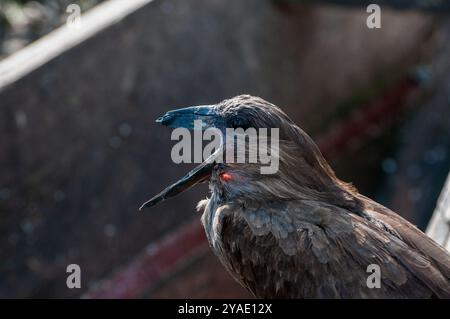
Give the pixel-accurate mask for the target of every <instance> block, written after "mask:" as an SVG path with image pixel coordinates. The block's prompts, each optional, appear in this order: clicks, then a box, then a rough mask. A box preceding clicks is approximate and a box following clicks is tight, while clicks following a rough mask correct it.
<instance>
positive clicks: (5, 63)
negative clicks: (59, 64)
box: [0, 0, 153, 90]
mask: <svg viewBox="0 0 450 319" xmlns="http://www.w3.org/2000/svg"><path fill="white" fill-rule="evenodd" d="M152 1H153V0H109V1H106V2H104V3H101V4H99V5H97V6H95V7H94V8H92V9H91V10H88V11H87V12H86V13H83V14H82V16H81V26H80V27H79V28H77V29H74V28H69V27H68V26H67V25H63V26H61V27H59V28H58V29H56V30H54V31H52V32H51V33H49V34H47V35H45V36H43V37H42V38H40V39H39V40H37V41H35V42H33V43H31V44H29V45H28V46H26V47H24V48H23V49H21V50H19V51H17V52H16V53H13V54H11V55H10V56H8V57H6V58H5V59H3V60H2V61H0V90H1V89H2V88H4V87H6V86H7V85H9V84H11V83H13V82H14V81H16V80H18V79H20V78H21V77H23V76H24V75H26V74H28V73H30V72H32V71H34V70H35V69H37V68H38V67H40V66H41V65H43V64H45V63H47V62H48V61H50V60H52V59H53V58H54V57H56V56H58V55H60V54H61V53H63V52H65V51H67V50H69V49H70V48H73V47H74V46H76V45H77V44H79V43H81V42H83V41H84V40H86V39H88V38H90V37H92V36H93V35H94V34H96V33H97V32H99V31H101V30H103V29H105V28H107V27H108V26H110V25H112V24H114V23H116V22H118V21H119V20H121V19H123V18H124V17H126V16H127V15H128V14H130V13H132V12H134V11H136V10H137V9H139V8H141V7H143V6H144V5H146V4H148V3H150V2H152Z"/></svg>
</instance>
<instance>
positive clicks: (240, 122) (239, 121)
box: [231, 117, 250, 130]
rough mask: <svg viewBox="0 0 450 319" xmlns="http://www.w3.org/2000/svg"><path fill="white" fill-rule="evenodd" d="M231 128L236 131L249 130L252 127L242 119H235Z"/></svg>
mask: <svg viewBox="0 0 450 319" xmlns="http://www.w3.org/2000/svg"><path fill="white" fill-rule="evenodd" d="M231 127H232V128H234V129H236V128H239V127H240V128H242V129H244V130H246V129H248V128H249V127H250V123H249V122H248V121H247V120H246V119H244V118H242V117H235V118H233V120H232V121H231Z"/></svg>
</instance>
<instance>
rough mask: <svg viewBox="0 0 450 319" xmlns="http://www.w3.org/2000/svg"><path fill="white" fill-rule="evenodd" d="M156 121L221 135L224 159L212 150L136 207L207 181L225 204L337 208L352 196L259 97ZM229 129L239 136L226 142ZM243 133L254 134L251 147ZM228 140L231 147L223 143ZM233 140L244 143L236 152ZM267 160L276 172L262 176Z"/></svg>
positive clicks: (303, 139) (279, 114)
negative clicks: (298, 202) (327, 203)
mask: <svg viewBox="0 0 450 319" xmlns="http://www.w3.org/2000/svg"><path fill="white" fill-rule="evenodd" d="M196 121H201V122H196ZM157 122H158V123H161V124H163V125H165V126H169V127H172V128H174V129H176V128H184V129H189V130H203V131H204V130H207V129H212V128H213V129H215V130H216V131H217V132H220V135H221V141H220V148H219V149H220V151H221V152H222V153H220V154H221V155H223V156H220V158H219V156H218V153H219V152H218V151H216V152H215V153H214V154H212V155H211V156H210V157H208V158H207V159H205V160H204V161H203V162H202V163H201V164H200V165H199V166H197V167H196V168H194V169H193V170H191V171H190V172H189V173H188V174H186V175H185V176H184V177H182V178H181V179H180V180H178V181H177V182H175V183H174V184H172V185H170V186H169V187H167V188H166V189H165V190H163V191H162V192H161V193H159V194H158V195H156V196H154V197H153V198H152V199H150V200H149V201H147V202H146V203H144V204H143V205H142V207H141V209H142V208H144V207H150V206H153V205H156V204H157V203H159V202H161V201H164V200H165V199H167V198H169V197H172V196H175V195H177V194H179V193H181V192H183V191H184V190H187V189H188V188H190V187H192V186H194V185H196V184H198V183H201V182H204V181H209V182H210V187H211V189H212V191H213V192H216V193H217V194H218V195H219V196H220V197H221V198H222V199H223V200H224V201H245V200H253V201H258V200H284V199H285V200H289V199H317V200H325V199H328V200H330V198H333V201H336V202H338V204H339V202H341V201H342V203H344V204H345V202H347V201H348V200H349V198H350V197H351V196H349V194H347V193H348V190H349V188H348V187H347V185H346V184H344V183H342V182H341V181H339V180H338V179H337V178H336V177H335V175H334V173H333V171H332V169H331V168H330V166H329V165H328V164H327V162H326V161H325V159H324V158H323V156H322V155H321V153H320V151H319V149H318V148H317V146H316V145H315V143H314V142H313V141H312V139H311V138H310V137H309V136H308V135H307V134H306V133H305V132H304V131H302V130H301V129H300V128H299V127H298V126H296V125H295V124H294V123H293V122H292V120H291V119H290V118H289V117H288V116H287V115H286V114H285V113H284V112H283V111H282V110H281V109H280V108H278V107H277V106H275V105H273V104H271V103H269V102H267V101H265V100H263V99H261V98H258V97H254V96H250V95H239V96H236V97H234V98H231V99H228V100H224V101H222V102H220V103H218V104H214V105H202V106H193V107H187V108H182V109H177V110H173V111H169V112H167V113H166V114H165V115H163V116H162V117H160V118H159V119H157ZM198 123H201V126H199V125H197V124H198ZM261 129H263V130H261ZM264 129H266V130H264ZM229 130H234V132H235V133H236V132H237V133H238V134H235V133H234V134H235V135H233V137H232V138H231V139H230V140H228V139H227V137H229V136H230V133H229V132H230V131H229ZM274 130H275V131H274ZM240 133H244V134H240ZM248 133H256V136H257V140H256V143H255V141H254V140H253V142H252V140H251V138H249V135H248ZM262 133H264V134H262ZM266 133H267V134H266ZM232 140H234V144H233V147H231V148H230V146H229V143H228V142H229V141H232ZM238 140H240V141H241V142H243V145H244V149H243V150H239V147H238V145H239V141H238ZM241 145H242V144H241ZM261 145H263V146H264V145H265V146H266V148H265V149H264V151H263V152H262V153H264V152H266V153H265V154H266V158H265V160H263V159H262V158H261V157H260V155H261V153H260V152H261ZM240 151H241V152H242V151H243V154H244V161H243V162H242V161H239V160H238V153H239V152H240ZM251 152H253V154H256V156H257V160H256V161H253V162H251V161H250V155H249V154H250V153H251ZM229 153H231V154H232V155H231V157H228V156H229ZM231 158H232V160H230V159H231ZM267 159H269V160H270V161H275V162H276V169H275V170H272V172H269V173H263V169H262V168H263V167H266V168H267V166H268V165H272V164H273V163H270V164H268V163H267ZM344 193H345V194H344ZM328 197H330V198H328Z"/></svg>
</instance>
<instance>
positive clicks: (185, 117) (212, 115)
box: [139, 105, 220, 210]
mask: <svg viewBox="0 0 450 319" xmlns="http://www.w3.org/2000/svg"><path fill="white" fill-rule="evenodd" d="M218 118H220V117H218V116H217V113H216V112H215V110H214V106H213V105H202V106H192V107H187V108H183V109H178V110H173V111H169V112H167V113H166V114H165V115H163V116H162V117H160V118H159V119H157V120H156V122H157V123H161V124H163V125H165V126H170V127H172V128H178V127H184V128H187V129H190V130H193V129H195V128H197V127H195V126H194V121H196V120H201V121H202V124H203V126H202V129H206V128H208V127H214V126H216V124H217V122H218ZM219 122H220V120H219ZM216 154H217V152H216V153H215V154H212V155H211V156H210V157H208V158H207V159H206V160H205V161H204V162H203V163H201V164H200V165H198V166H197V167H195V168H194V169H193V170H191V171H190V172H189V173H187V174H186V175H185V176H183V177H182V178H181V179H179V180H178V181H177V182H175V183H173V184H172V185H170V186H169V187H167V188H166V189H164V190H163V191H162V192H160V193H159V194H158V195H156V196H154V197H153V198H151V199H150V200H148V201H147V202H145V203H144V204H143V205H142V206H141V207H140V208H139V210H142V209H143V208H146V207H151V206H154V205H156V204H158V203H160V202H162V201H164V200H166V199H168V198H170V197H173V196H176V195H178V194H180V193H182V192H184V191H185V190H187V189H189V188H191V187H192V186H194V185H196V184H198V183H202V182H204V181H207V180H209V178H210V176H211V172H212V169H213V168H214V165H215V155H216Z"/></svg>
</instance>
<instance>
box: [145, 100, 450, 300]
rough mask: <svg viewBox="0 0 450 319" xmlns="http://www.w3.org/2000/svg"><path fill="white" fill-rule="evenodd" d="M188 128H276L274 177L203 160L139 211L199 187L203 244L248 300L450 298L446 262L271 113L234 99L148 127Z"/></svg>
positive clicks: (270, 108) (256, 168) (266, 106)
mask: <svg viewBox="0 0 450 319" xmlns="http://www.w3.org/2000/svg"><path fill="white" fill-rule="evenodd" d="M195 120H202V121H204V123H206V124H205V125H204V127H203V129H204V128H205V127H213V128H216V129H219V130H221V131H222V132H225V129H226V128H242V129H248V128H251V127H252V128H255V129H259V128H276V129H278V132H279V150H278V153H279V155H278V156H279V167H278V170H277V172H276V173H274V174H261V171H260V168H261V163H260V162H257V163H236V162H227V161H223V162H218V161H215V160H214V158H211V157H210V158H208V159H207V160H205V161H204V162H202V163H201V164H200V165H199V166H197V167H196V168H194V169H193V170H192V171H190V172H189V173H188V174H186V175H185V176H184V177H183V178H181V179H180V180H179V181H178V182H175V183H174V184H172V185H171V186H169V187H167V188H166V189H164V190H163V191H162V192H161V193H159V194H157V195H156V196H154V197H153V198H151V199H150V200H148V201H147V202H145V203H144V204H143V205H142V206H141V209H144V208H147V207H151V206H154V205H156V204H157V203H160V202H162V201H164V200H166V199H168V198H170V197H172V196H176V195H177V194H179V193H181V192H183V191H185V190H187V189H189V188H190V187H192V186H194V185H196V184H198V183H202V182H209V189H210V194H209V197H207V198H206V199H203V200H201V201H200V202H199V203H198V205H197V210H198V211H202V212H203V213H202V217H201V222H202V224H203V227H204V230H205V233H206V237H207V239H208V242H209V245H210V247H211V249H212V250H213V251H214V253H215V255H216V256H217V257H218V259H219V260H220V262H221V263H222V264H223V266H224V267H225V268H226V269H227V270H228V272H229V273H230V274H231V275H232V277H233V278H234V279H235V280H236V281H237V282H239V283H240V284H241V285H242V286H243V287H245V288H246V289H247V290H248V291H250V292H251V293H252V294H253V295H254V296H255V297H256V298H306V299H310V298H450V255H449V253H448V252H447V251H446V250H445V249H444V248H443V247H441V246H440V245H439V244H437V243H435V242H434V241H433V240H432V239H431V238H429V237H428V236H427V235H425V234H424V233H423V232H422V231H421V230H419V229H418V228H417V227H415V226H414V225H412V224H411V223H410V222H408V221H407V220H405V219H404V218H402V217H401V216H400V215H398V214H396V213H395V212H393V211H392V210H390V209H388V208H386V207H385V206H383V205H381V204H379V203H377V202H376V201H374V200H372V199H370V198H368V197H366V196H364V195H362V194H360V193H359V192H358V191H357V189H356V188H355V187H354V186H352V185H351V184H349V183H346V182H343V181H341V180H340V179H339V178H338V177H336V174H335V173H334V171H333V169H332V168H331V166H330V165H329V164H328V163H327V161H326V160H325V158H324V157H323V155H322V154H321V152H320V150H319V148H318V147H317V145H316V144H315V143H314V141H313V140H312V139H311V137H309V136H308V134H307V133H305V132H304V131H303V130H302V129H301V128H300V127H299V126H297V125H296V124H295V123H294V122H293V121H292V120H291V119H290V118H289V117H288V116H287V115H286V114H285V113H284V112H283V111H282V110H281V108H279V107H277V106H275V105H274V104H272V103H270V102H268V101H266V100H264V99H262V98H260V97H255V96H251V95H247V94H244V95H239V96H236V97H233V98H230V99H226V100H223V101H221V102H219V103H217V104H211V105H202V106H193V107H187V108H181V109H176V110H172V111H169V112H167V113H166V114H165V115H163V116H162V117H160V118H159V119H157V122H158V123H161V124H163V125H165V126H169V127H172V128H181V127H182V128H186V129H193V127H194V126H193V121H195ZM371 265H372V266H371ZM373 265H375V266H373ZM370 267H378V270H379V272H378V274H379V278H378V280H379V284H378V285H375V286H374V285H373V284H372V285H371V284H369V282H370V280H369V277H370V276H371V274H372V273H374V272H371V271H370V269H372V268H370ZM373 269H375V268H373ZM372 279H373V277H372Z"/></svg>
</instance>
